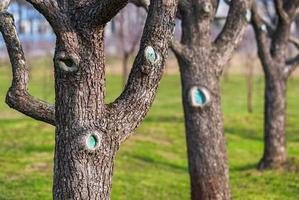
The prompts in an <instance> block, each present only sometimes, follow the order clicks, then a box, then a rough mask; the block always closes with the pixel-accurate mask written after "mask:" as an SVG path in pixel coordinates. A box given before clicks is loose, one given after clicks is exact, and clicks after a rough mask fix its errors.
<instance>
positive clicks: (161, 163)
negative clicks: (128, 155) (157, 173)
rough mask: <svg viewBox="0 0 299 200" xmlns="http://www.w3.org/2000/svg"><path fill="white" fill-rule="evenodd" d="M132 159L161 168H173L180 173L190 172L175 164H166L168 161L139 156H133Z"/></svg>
mask: <svg viewBox="0 0 299 200" xmlns="http://www.w3.org/2000/svg"><path fill="white" fill-rule="evenodd" d="M132 158H134V159H137V160H141V161H143V162H146V163H149V164H151V165H160V166H164V167H168V168H172V169H175V170H178V171H181V172H188V169H187V168H186V167H183V166H179V165H175V164H173V163H169V162H166V161H161V160H155V159H153V158H149V157H143V156H139V155H132Z"/></svg>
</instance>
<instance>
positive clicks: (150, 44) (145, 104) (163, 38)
mask: <svg viewBox="0 0 299 200" xmlns="http://www.w3.org/2000/svg"><path fill="white" fill-rule="evenodd" d="M175 12H176V1H175V0H152V1H151V4H150V7H149V12H148V16H147V20H146V24H145V28H144V32H143V36H142V39H141V44H140V50H139V52H138V55H137V56H136V58H135V61H134V64H133V68H132V70H131V73H130V76H129V79H128V82H127V85H126V87H125V89H124V91H123V92H122V94H121V95H120V96H119V97H118V98H117V99H116V100H115V101H114V102H113V103H112V104H109V105H107V109H106V112H107V116H106V117H105V119H106V120H107V121H108V126H109V124H110V127H112V128H115V130H111V132H116V134H117V137H118V138H119V140H120V142H121V141H124V140H125V139H126V138H127V137H128V136H129V135H130V133H131V132H132V131H133V130H134V129H135V128H136V127H137V126H138V125H139V123H140V122H141V121H142V119H143V118H144V116H145V114H146V113H147V112H148V110H149V108H150V106H151V104H152V102H153V100H154V97H155V94H156V91H157V87H158V85H159V82H160V79H161V77H162V74H163V69H164V64H165V60H166V57H167V52H168V41H169V38H170V36H171V34H172V30H173V25H174V20H175ZM153 51H154V52H153ZM150 52H151V54H148V53H150Z"/></svg>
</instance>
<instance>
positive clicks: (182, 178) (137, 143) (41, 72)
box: [0, 60, 299, 200]
mask: <svg viewBox="0 0 299 200" xmlns="http://www.w3.org/2000/svg"><path fill="white" fill-rule="evenodd" d="M46 63H49V61H47V60H40V61H38V62H35V63H34V67H33V68H32V75H31V78H32V81H31V84H30V92H31V93H32V94H34V95H35V96H38V97H39V98H42V99H46V100H48V101H50V102H53V99H54V91H53V80H52V76H53V75H52V72H51V68H50V67H49V68H45V67H43V66H44V65H45V64H46ZM10 79H11V78H10V72H9V68H8V67H0V199H1V200H10V199H11V200H22V199H28V200H41V199H42V200H44V199H51V198H52V197H51V190H52V176H53V174H52V169H53V151H54V128H53V127H51V126H49V125H47V124H44V123H41V122H37V121H35V120H32V119H30V118H28V117H25V116H23V115H21V114H19V113H17V112H16V111H14V110H12V109H10V108H8V106H6V105H5V104H4V97H5V93H6V90H7V89H8V87H9V85H10ZM121 88H122V87H121V78H120V76H116V75H108V76H107V100H106V101H107V102H109V101H112V100H113V99H114V98H115V97H117V95H118V94H119V93H120V92H121ZM222 94H223V98H222V105H223V112H224V121H225V134H226V137H227V140H228V141H227V143H228V157H229V164H230V184H231V189H232V195H233V198H234V199H240V200H246V199H248V200H255V199H256V200H268V199H269V200H275V199H277V200H291V199H292V200H297V199H299V123H298V121H299V112H298V111H299V108H298V103H297V102H298V100H299V79H292V80H291V81H290V82H289V90H288V122H287V136H288V154H289V158H290V164H289V168H288V169H286V170H282V169H281V170H277V171H274V170H273V171H266V172H259V171H257V170H256V168H255V167H256V165H257V162H258V161H259V159H260V157H261V155H262V148H263V143H262V138H263V135H262V130H263V115H262V113H263V106H262V105H263V80H262V78H261V77H256V79H255V84H254V111H253V113H251V114H249V113H248V112H247V110H246V82H245V77H243V76H241V75H239V76H231V77H230V79H229V80H228V81H226V82H223V83H222ZM112 199H114V200H119V199H123V200H127V199H129V200H140V199H144V200H157V199H163V200H168V199H169V200H184V199H190V195H189V177H188V169H187V160H186V146H185V135H184V123H183V113H182V106H181V96H180V80H179V76H178V75H166V76H164V78H163V80H162V83H161V86H160V89H159V93H158V95H157V98H156V101H155V103H154V105H153V107H152V109H151V111H150V113H149V114H148V115H147V117H146V119H145V121H144V122H143V123H142V125H141V126H140V127H139V128H138V129H137V130H136V132H135V134H134V135H133V136H132V137H131V138H129V140H127V141H126V142H125V143H124V144H123V145H122V146H121V149H120V151H119V153H118V154H117V158H116V166H115V172H114V177H113V190H112Z"/></svg>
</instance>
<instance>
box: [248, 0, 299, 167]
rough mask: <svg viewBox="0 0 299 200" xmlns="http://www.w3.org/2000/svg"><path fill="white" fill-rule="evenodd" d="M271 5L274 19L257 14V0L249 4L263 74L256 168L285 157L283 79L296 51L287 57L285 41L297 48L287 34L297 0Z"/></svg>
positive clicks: (279, 162) (297, 58)
mask: <svg viewBox="0 0 299 200" xmlns="http://www.w3.org/2000/svg"><path fill="white" fill-rule="evenodd" d="M267 5H268V4H267ZM274 6H275V12H276V16H277V17H276V18H275V17H274V19H273V18H271V17H270V20H268V21H267V20H265V19H263V17H261V16H260V15H259V11H258V6H257V4H254V6H253V7H252V12H253V18H252V25H253V27H254V31H255V35H256V41H257V46H258V56H259V58H260V61H261V63H262V66H263V70H264V75H265V94H264V95H265V105H264V107H265V108H264V143H265V145H264V155H263V157H262V159H261V161H260V162H259V165H258V168H259V169H267V168H274V167H280V166H281V165H282V164H283V163H284V162H285V161H286V159H287V153H286V138H285V122H286V117H285V115H286V113H285V112H286V92H287V80H288V78H289V76H290V75H291V73H292V72H293V71H294V70H295V69H296V67H297V66H298V64H299V55H297V56H295V57H293V58H289V56H288V54H287V51H288V44H289V42H291V43H293V44H294V45H295V46H296V47H297V48H299V41H298V40H297V39H295V38H293V37H292V36H291V25H292V23H293V22H294V20H295V17H296V15H297V10H298V7H299V1H298V0H293V1H286V0H274ZM266 10H269V9H266ZM266 16H267V15H266ZM268 16H271V14H268ZM274 16H275V15H274ZM271 22H274V23H275V24H271Z"/></svg>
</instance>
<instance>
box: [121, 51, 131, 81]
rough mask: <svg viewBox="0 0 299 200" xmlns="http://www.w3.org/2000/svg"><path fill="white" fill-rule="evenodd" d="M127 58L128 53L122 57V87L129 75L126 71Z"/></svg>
mask: <svg viewBox="0 0 299 200" xmlns="http://www.w3.org/2000/svg"><path fill="white" fill-rule="evenodd" d="M129 57H130V54H129V53H126V52H125V53H124V55H123V63H122V64H123V86H125V85H126V83H127V80H128V74H129V72H128V71H129V69H128V62H129Z"/></svg>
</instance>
